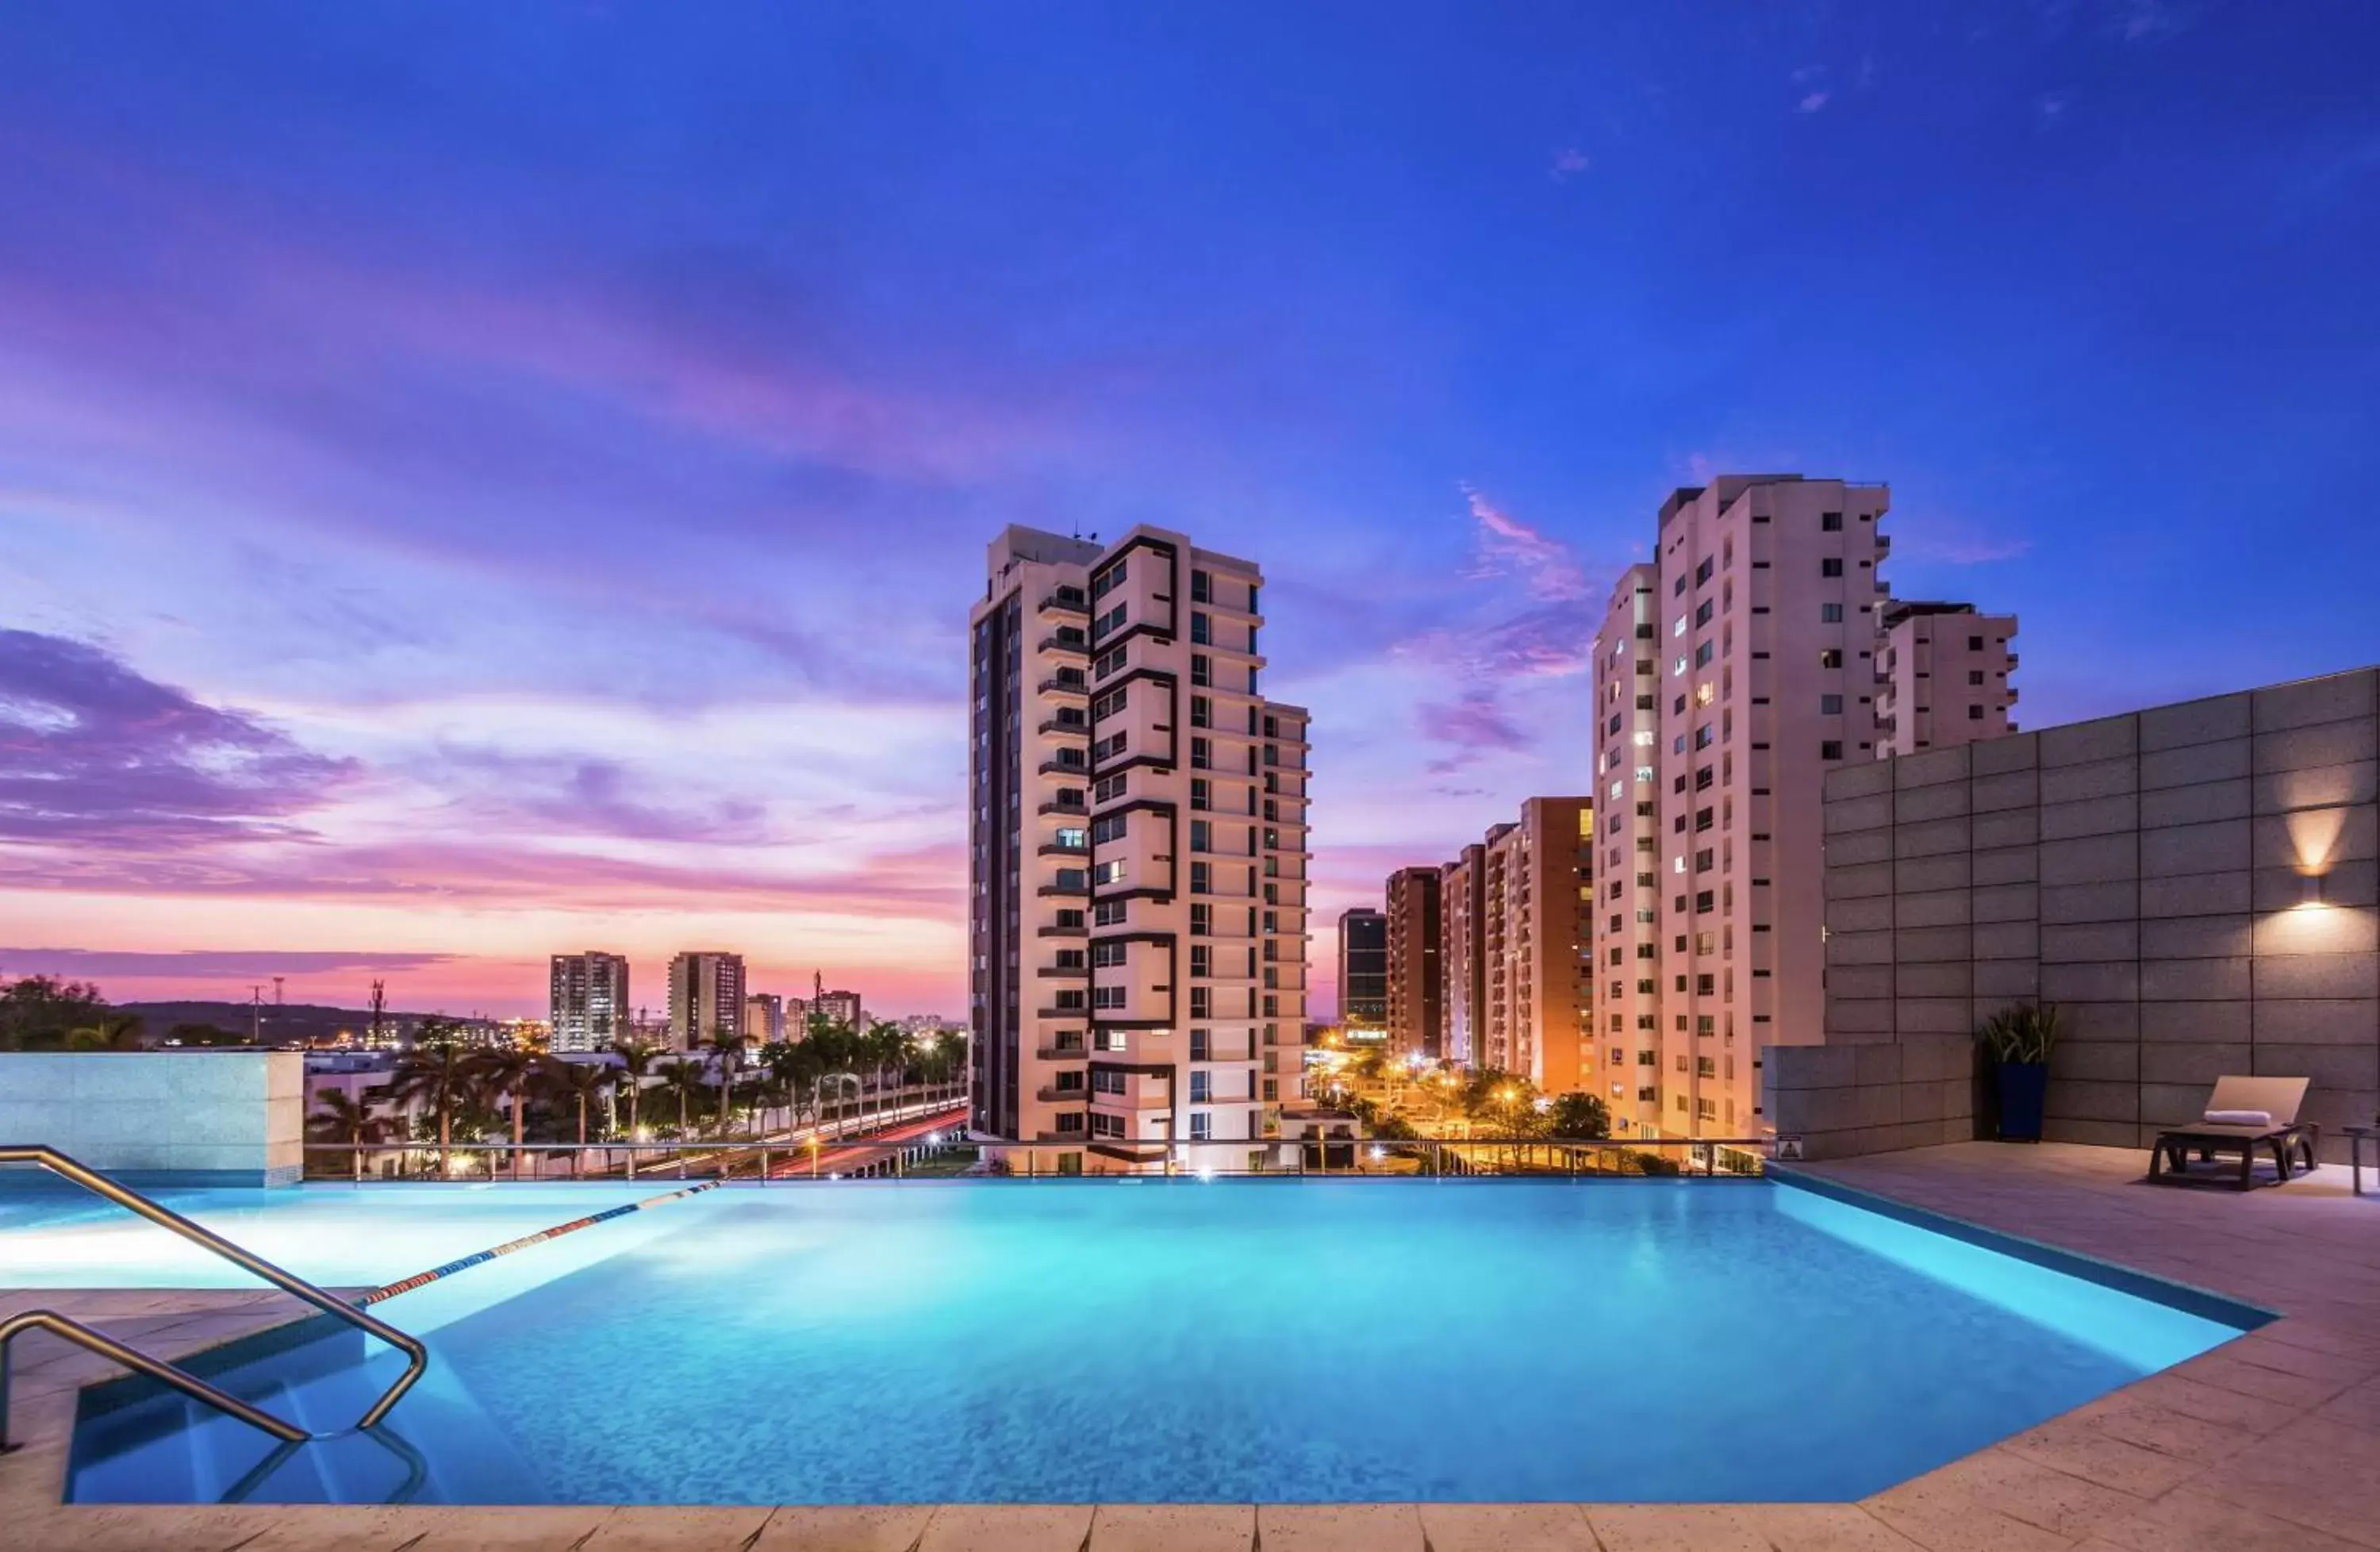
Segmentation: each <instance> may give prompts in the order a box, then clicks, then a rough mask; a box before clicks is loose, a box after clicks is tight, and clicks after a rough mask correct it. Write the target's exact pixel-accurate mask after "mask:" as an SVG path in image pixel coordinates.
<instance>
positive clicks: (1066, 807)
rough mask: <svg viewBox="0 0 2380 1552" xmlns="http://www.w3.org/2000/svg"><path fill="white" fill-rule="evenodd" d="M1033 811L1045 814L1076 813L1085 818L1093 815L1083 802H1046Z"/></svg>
mask: <svg viewBox="0 0 2380 1552" xmlns="http://www.w3.org/2000/svg"><path fill="white" fill-rule="evenodd" d="M1033 811H1034V812H1035V813H1037V814H1044V815H1046V814H1074V815H1076V816H1078V817H1080V818H1090V816H1091V810H1090V808H1089V806H1087V805H1086V804H1081V803H1044V804H1042V805H1041V806H1038V807H1037V808H1035V809H1034V810H1033Z"/></svg>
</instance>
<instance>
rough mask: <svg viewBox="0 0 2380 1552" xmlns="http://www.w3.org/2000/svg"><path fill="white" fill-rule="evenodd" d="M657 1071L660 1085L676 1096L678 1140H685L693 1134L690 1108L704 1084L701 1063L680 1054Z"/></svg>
mask: <svg viewBox="0 0 2380 1552" xmlns="http://www.w3.org/2000/svg"><path fill="white" fill-rule="evenodd" d="M659 1071H660V1073H661V1079H662V1087H663V1088H665V1089H667V1090H669V1091H670V1092H671V1093H673V1094H674V1095H676V1096H677V1135H678V1141H680V1142H686V1141H687V1140H689V1139H690V1138H692V1137H693V1135H694V1121H693V1117H692V1113H691V1112H692V1108H693V1104H694V1101H695V1100H696V1098H698V1097H699V1096H700V1095H701V1094H702V1092H703V1088H704V1086H705V1085H704V1081H703V1070H702V1063H701V1062H699V1061H692V1060H689V1059H688V1058H686V1057H683V1056H681V1057H679V1058H677V1059H676V1060H675V1061H671V1062H668V1063H667V1064H665V1065H663V1066H662V1068H660V1069H659Z"/></svg>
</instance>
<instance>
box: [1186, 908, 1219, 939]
mask: <svg viewBox="0 0 2380 1552" xmlns="http://www.w3.org/2000/svg"><path fill="white" fill-rule="evenodd" d="M1214 930H1215V908H1214V907H1213V906H1212V905H1209V904H1208V903H1206V902H1205V901H1197V902H1195V903H1192V905H1191V907H1190V935H1191V936H1192V937H1194V938H1204V937H1207V936H1208V934H1210V933H1212V932H1213V931H1214Z"/></svg>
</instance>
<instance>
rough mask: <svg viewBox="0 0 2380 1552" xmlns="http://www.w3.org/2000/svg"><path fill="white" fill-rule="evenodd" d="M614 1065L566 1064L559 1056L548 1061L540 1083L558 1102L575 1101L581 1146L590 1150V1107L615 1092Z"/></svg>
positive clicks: (595, 1062)
mask: <svg viewBox="0 0 2380 1552" xmlns="http://www.w3.org/2000/svg"><path fill="white" fill-rule="evenodd" d="M613 1077H614V1074H613V1069H612V1064H611V1063H610V1062H608V1061H564V1060H563V1059H562V1058H560V1057H558V1056H549V1057H547V1058H546V1059H545V1068H544V1072H543V1073H542V1074H541V1076H540V1083H541V1084H542V1085H543V1086H544V1088H545V1091H546V1092H547V1093H548V1094H551V1095H553V1097H555V1098H556V1099H559V1100H564V1101H575V1102H577V1106H578V1146H580V1147H582V1148H583V1147H585V1146H587V1106H588V1103H589V1101H590V1100H594V1099H600V1098H601V1097H603V1096H604V1095H606V1094H608V1093H610V1092H611V1090H612V1086H613Z"/></svg>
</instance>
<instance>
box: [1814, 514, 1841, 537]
mask: <svg viewBox="0 0 2380 1552" xmlns="http://www.w3.org/2000/svg"><path fill="white" fill-rule="evenodd" d="M1818 531H1819V532H1820V533H1840V532H1842V531H1843V515H1842V514H1841V513H1840V512H1821V513H1819V514H1818Z"/></svg>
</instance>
